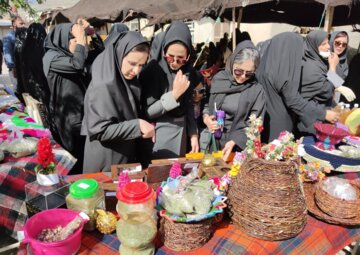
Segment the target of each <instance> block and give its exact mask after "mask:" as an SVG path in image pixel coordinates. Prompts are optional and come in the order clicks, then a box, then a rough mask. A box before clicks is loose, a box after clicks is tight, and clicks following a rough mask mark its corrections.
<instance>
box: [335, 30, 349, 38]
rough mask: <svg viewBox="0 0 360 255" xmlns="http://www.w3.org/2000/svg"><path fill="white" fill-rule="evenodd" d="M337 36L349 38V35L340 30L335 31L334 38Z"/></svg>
mask: <svg viewBox="0 0 360 255" xmlns="http://www.w3.org/2000/svg"><path fill="white" fill-rule="evenodd" d="M339 37H347V39H348V40H349V35H348V33H346V32H345V31H341V32H339V33H337V34H336V36H335V38H334V40H335V39H336V38H339Z"/></svg>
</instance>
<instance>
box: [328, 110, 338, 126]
mask: <svg viewBox="0 0 360 255" xmlns="http://www.w3.org/2000/svg"><path fill="white" fill-rule="evenodd" d="M339 117H340V114H339V113H338V112H334V111H331V110H326V115H325V119H326V120H327V121H328V122H330V123H332V124H334V123H336V122H337V121H338V120H339Z"/></svg>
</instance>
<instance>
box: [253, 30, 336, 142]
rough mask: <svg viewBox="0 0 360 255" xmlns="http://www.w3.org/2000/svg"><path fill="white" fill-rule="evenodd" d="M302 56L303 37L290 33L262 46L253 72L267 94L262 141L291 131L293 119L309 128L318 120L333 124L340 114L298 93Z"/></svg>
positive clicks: (293, 123)
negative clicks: (262, 50) (256, 67)
mask: <svg viewBox="0 0 360 255" xmlns="http://www.w3.org/2000/svg"><path fill="white" fill-rule="evenodd" d="M302 56H303V39H302V37H301V36H300V35H297V34H295V33H292V32H285V33H281V34H278V35H276V36H274V37H273V38H272V39H271V40H270V43H268V46H267V47H266V49H264V53H263V55H262V58H261V61H260V65H259V68H258V69H257V71H256V77H257V78H258V81H259V83H260V84H261V85H263V87H264V90H265V94H266V113H265V117H264V131H263V133H262V137H261V138H262V141H263V142H269V141H272V140H274V139H276V138H278V136H279V134H280V132H282V131H285V130H286V131H289V132H294V131H295V130H294V127H295V123H296V118H298V119H299V121H300V122H301V124H302V125H304V126H305V127H311V126H312V125H313V124H314V122H315V121H317V120H319V121H323V120H325V119H326V120H328V121H330V122H332V123H334V122H336V121H337V119H338V117H339V116H338V114H337V113H336V112H333V111H329V110H326V109H325V106H322V105H318V104H316V103H315V102H313V101H310V102H309V101H307V100H305V99H304V98H303V97H302V96H301V95H300V93H299V88H300V78H301V59H302Z"/></svg>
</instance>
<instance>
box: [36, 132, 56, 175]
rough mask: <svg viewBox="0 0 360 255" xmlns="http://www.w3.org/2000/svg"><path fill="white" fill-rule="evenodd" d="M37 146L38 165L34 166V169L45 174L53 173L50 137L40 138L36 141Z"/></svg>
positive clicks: (53, 158) (53, 161)
mask: <svg viewBox="0 0 360 255" xmlns="http://www.w3.org/2000/svg"><path fill="white" fill-rule="evenodd" d="M37 148H38V151H37V152H38V154H37V161H38V165H37V166H36V167H35V171H36V172H37V173H40V174H45V175H47V174H52V173H54V172H55V166H56V165H55V157H54V154H53V152H52V148H51V143H50V139H49V138H48V137H43V138H41V139H40V140H39V142H38V145H37Z"/></svg>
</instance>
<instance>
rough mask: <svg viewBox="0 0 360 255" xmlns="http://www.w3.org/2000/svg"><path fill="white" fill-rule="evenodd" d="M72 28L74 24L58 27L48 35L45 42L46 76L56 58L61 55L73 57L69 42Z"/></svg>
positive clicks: (44, 66) (44, 63)
mask: <svg viewBox="0 0 360 255" xmlns="http://www.w3.org/2000/svg"><path fill="white" fill-rule="evenodd" d="M72 26H73V24H71V23H65V24H59V25H56V26H55V27H54V28H53V29H52V30H51V31H50V33H49V34H48V35H47V37H46V39H45V42H44V48H45V51H46V54H45V56H44V59H43V69H44V74H45V76H47V75H48V73H49V71H50V65H51V62H52V61H53V59H54V58H55V57H57V56H61V55H63V56H72V53H71V52H70V51H69V40H70V33H71V28H72Z"/></svg>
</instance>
